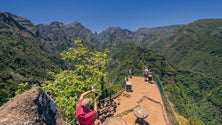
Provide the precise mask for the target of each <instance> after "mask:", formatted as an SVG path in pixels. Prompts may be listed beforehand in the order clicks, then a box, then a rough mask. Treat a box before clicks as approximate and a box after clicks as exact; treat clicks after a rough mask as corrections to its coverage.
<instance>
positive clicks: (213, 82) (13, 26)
mask: <svg viewBox="0 0 222 125" xmlns="http://www.w3.org/2000/svg"><path fill="white" fill-rule="evenodd" d="M76 39H80V40H83V43H84V45H86V46H88V47H90V48H91V49H105V48H108V49H109V50H110V51H111V56H112V57H113V58H114V57H115V58H114V59H115V62H118V63H116V64H115V66H116V67H114V69H113V70H112V73H113V74H114V75H115V74H116V75H117V76H115V77H118V76H119V75H121V74H118V73H119V72H118V71H120V70H125V71H126V70H127V68H129V67H126V65H125V64H127V62H126V61H128V62H130V64H131V65H135V67H140V66H139V65H138V64H139V62H141V60H140V59H142V58H143V57H142V56H141V55H142V53H149V54H147V56H150V57H152V58H151V59H149V60H150V61H151V62H152V61H153V62H154V63H155V66H157V65H158V66H159V67H160V68H159V69H162V70H163V71H161V72H158V73H159V74H158V75H160V76H161V78H162V79H161V80H163V81H164V82H165V83H168V84H167V85H166V89H167V90H168V94H169V97H170V98H171V99H172V100H173V103H174V104H175V106H176V108H177V110H178V112H179V113H181V114H182V115H184V116H186V117H187V118H191V116H190V115H191V114H192V113H193V112H192V111H190V110H191V109H192V108H194V109H198V108H199V109H200V111H199V112H198V113H199V116H198V113H197V115H196V114H195V117H196V116H198V118H197V119H198V120H200V123H204V124H207V123H208V124H213V123H216V124H218V123H222V119H221V117H220V116H221V114H222V111H221V109H222V100H221V99H222V97H221V95H222V92H221V90H222V84H221V79H222V77H221V76H222V66H221V65H222V19H201V20H198V21H194V22H193V23H190V24H188V25H172V26H165V27H156V28H141V29H138V30H137V31H135V32H132V31H129V30H127V29H121V28H120V27H110V28H108V29H106V30H105V31H103V32H101V33H99V34H97V33H93V32H91V31H90V30H89V29H87V28H86V27H84V26H83V25H81V24H80V23H78V22H74V23H72V24H68V25H64V24H63V23H61V22H52V23H51V24H38V25H34V24H32V22H31V21H30V20H28V19H26V18H24V17H19V16H16V15H13V14H11V13H7V12H0V69H1V71H0V86H1V89H0V97H4V98H1V99H0V104H1V105H2V104H3V103H5V102H6V101H7V100H8V99H9V98H11V97H13V96H14V95H15V93H14V92H15V91H16V89H17V87H18V83H24V82H28V83H30V84H32V83H35V84H36V83H39V84H41V82H42V81H44V80H46V79H50V77H49V76H48V75H47V72H49V71H53V72H59V71H60V70H61V69H64V68H65V67H66V65H64V62H63V61H62V60H61V59H60V55H59V54H60V52H62V51H63V50H65V49H67V48H69V47H74V44H73V41H74V40H76ZM134 47H135V48H134ZM129 51H130V54H131V55H127V56H124V55H121V54H127V53H129ZM151 51H152V52H155V53H158V55H154V54H150V53H151ZM160 55H161V56H160ZM139 56H141V57H139ZM136 57H139V58H138V60H137V58H136ZM157 57H158V58H157ZM147 58H148V57H147ZM160 60H162V61H167V62H164V63H162V62H161V61H160ZM168 61H169V63H170V64H172V65H173V66H174V67H177V68H179V70H178V69H177V68H174V67H173V68H172V67H170V66H168ZM113 62H114V61H113ZM117 64H118V65H117ZM118 66H119V67H118ZM127 66H128V65H127ZM120 67H121V68H120ZM115 68H119V69H118V70H117V69H115ZM140 70H141V69H139V70H138V71H137V73H138V74H139V72H140ZM125 71H123V73H122V74H124V72H125ZM188 88H189V89H188ZM201 104H202V105H201ZM189 106H190V107H189ZM198 106H199V107H198ZM201 106H202V107H201ZM197 107H198V108H197ZM206 110H207V111H206ZM208 111H209V112H210V111H211V112H210V115H211V116H212V115H213V116H214V117H213V116H212V117H209V116H208V115H207V114H209V112H208ZM205 112H206V113H205ZM200 114H201V115H200ZM194 119H195V118H194Z"/></svg>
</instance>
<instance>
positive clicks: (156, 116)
mask: <svg viewBox="0 0 222 125" xmlns="http://www.w3.org/2000/svg"><path fill="white" fill-rule="evenodd" d="M129 82H131V83H132V92H126V91H124V92H123V93H122V94H121V95H120V96H119V97H117V98H116V99H115V100H114V101H115V102H116V103H117V104H118V105H117V108H116V112H115V114H114V116H115V117H121V118H122V119H124V120H125V121H126V122H127V124H128V125H135V121H136V116H135V115H134V113H133V109H134V108H135V107H137V106H140V107H142V108H144V109H145V110H146V111H147V112H148V114H149V116H148V117H147V118H146V119H145V125H169V123H168V122H167V118H166V115H165V114H166V113H165V110H164V107H163V102H162V99H161V96H160V92H159V89H158V87H157V85H156V84H155V83H153V84H151V83H148V82H145V81H144V78H143V77H133V78H132V79H129Z"/></svg>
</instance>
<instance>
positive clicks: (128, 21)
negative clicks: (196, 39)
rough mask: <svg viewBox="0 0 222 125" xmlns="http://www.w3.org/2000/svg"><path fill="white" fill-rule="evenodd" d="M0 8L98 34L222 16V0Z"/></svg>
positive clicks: (1, 3) (18, 1)
mask: <svg viewBox="0 0 222 125" xmlns="http://www.w3.org/2000/svg"><path fill="white" fill-rule="evenodd" d="M0 11H2V12H5V11H6V12H10V13H12V14H15V15H18V16H22V17H25V18H27V19H29V20H30V21H31V22H32V23H34V24H50V23H51V22H53V21H59V22H62V23H64V24H70V23H73V22H79V23H81V24H82V25H83V26H85V27H86V28H88V29H90V30H91V31H92V32H95V31H96V32H98V33H99V32H102V31H104V30H106V29H107V28H108V27H113V26H119V27H121V28H123V29H128V30H131V31H135V30H137V29H138V28H142V27H159V26H168V25H174V24H188V23H191V22H193V21H196V20H198V19H205V18H222V0H0Z"/></svg>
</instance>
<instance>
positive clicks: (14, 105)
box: [0, 87, 65, 125]
mask: <svg viewBox="0 0 222 125" xmlns="http://www.w3.org/2000/svg"><path fill="white" fill-rule="evenodd" d="M0 124H1V125H40V124H41V125H56V124H58V125H63V124H65V123H64V121H63V119H62V118H61V117H60V116H59V115H58V110H57V109H56V106H55V104H54V102H53V101H52V99H51V98H50V97H49V96H48V95H47V94H46V93H45V92H44V91H43V89H42V88H40V87H35V88H33V89H31V90H28V91H26V92H24V93H23V94H21V95H19V96H16V97H14V98H13V99H11V100H10V101H8V102H7V103H6V104H4V105H3V106H2V107H0Z"/></svg>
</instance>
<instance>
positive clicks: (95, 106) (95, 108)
mask: <svg viewBox="0 0 222 125" xmlns="http://www.w3.org/2000/svg"><path fill="white" fill-rule="evenodd" d="M98 97H99V96H96V98H95V99H94V111H95V112H97V111H98V107H97V99H98Z"/></svg>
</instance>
